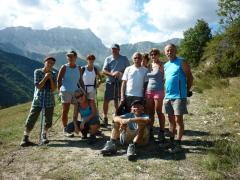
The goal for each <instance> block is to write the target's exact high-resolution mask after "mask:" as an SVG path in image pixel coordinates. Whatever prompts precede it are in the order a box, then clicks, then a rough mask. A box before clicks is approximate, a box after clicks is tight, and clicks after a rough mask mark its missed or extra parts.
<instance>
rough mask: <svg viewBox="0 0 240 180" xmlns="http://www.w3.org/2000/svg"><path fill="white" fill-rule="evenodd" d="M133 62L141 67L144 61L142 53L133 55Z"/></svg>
mask: <svg viewBox="0 0 240 180" xmlns="http://www.w3.org/2000/svg"><path fill="white" fill-rule="evenodd" d="M133 62H134V64H135V66H136V67H140V66H141V63H142V55H141V54H135V55H134V56H133Z"/></svg>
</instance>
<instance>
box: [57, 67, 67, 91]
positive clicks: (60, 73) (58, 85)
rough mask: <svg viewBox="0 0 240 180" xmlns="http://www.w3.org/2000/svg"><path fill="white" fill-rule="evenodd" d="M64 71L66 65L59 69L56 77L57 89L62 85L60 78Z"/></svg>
mask: <svg viewBox="0 0 240 180" xmlns="http://www.w3.org/2000/svg"><path fill="white" fill-rule="evenodd" d="M65 71H66V66H64V65H63V66H62V67H61V68H60V70H59V73H58V77H57V88H58V90H59V89H60V87H61V86H62V78H63V76H64V74H65Z"/></svg>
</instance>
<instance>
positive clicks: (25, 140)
mask: <svg viewBox="0 0 240 180" xmlns="http://www.w3.org/2000/svg"><path fill="white" fill-rule="evenodd" d="M33 145H35V144H34V143H32V142H30V141H29V137H28V136H27V135H24V136H23V139H22V141H21V143H20V146H22V147H27V146H33Z"/></svg>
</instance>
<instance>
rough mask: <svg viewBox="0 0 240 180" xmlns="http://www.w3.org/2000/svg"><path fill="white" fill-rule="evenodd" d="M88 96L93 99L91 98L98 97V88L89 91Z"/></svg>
mask: <svg viewBox="0 0 240 180" xmlns="http://www.w3.org/2000/svg"><path fill="white" fill-rule="evenodd" d="M87 97H88V99H91V100H95V97H96V90H95V89H94V90H92V91H90V92H87Z"/></svg>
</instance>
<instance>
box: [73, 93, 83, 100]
mask: <svg viewBox="0 0 240 180" xmlns="http://www.w3.org/2000/svg"><path fill="white" fill-rule="evenodd" d="M81 97H83V94H80V95H79V96H75V98H76V99H79V98H81Z"/></svg>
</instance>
